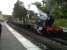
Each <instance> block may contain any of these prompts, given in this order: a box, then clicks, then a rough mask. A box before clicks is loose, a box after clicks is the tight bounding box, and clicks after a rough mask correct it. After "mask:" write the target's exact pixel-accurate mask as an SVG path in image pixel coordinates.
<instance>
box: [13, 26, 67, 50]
mask: <svg viewBox="0 0 67 50" xmlns="http://www.w3.org/2000/svg"><path fill="white" fill-rule="evenodd" d="M13 28H15V29H16V30H17V31H18V29H19V32H20V33H21V34H23V35H24V36H25V37H27V38H28V39H29V40H30V39H31V41H32V42H33V43H36V44H37V45H39V47H41V48H43V49H45V47H46V46H48V48H50V49H51V50H67V45H66V44H67V43H66V41H63V40H59V39H58V38H47V37H43V36H40V35H37V34H35V33H33V32H32V31H28V30H27V29H24V28H19V27H18V29H17V28H16V27H15V26H14V27H13ZM40 45H41V46H40ZM45 45H46V46H45Z"/></svg>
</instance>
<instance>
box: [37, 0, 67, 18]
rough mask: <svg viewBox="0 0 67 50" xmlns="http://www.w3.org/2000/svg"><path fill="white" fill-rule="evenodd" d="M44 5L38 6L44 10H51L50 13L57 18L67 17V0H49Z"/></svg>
mask: <svg viewBox="0 0 67 50" xmlns="http://www.w3.org/2000/svg"><path fill="white" fill-rule="evenodd" d="M45 4H46V5H44V6H43V7H41V6H38V5H37V6H38V8H39V9H41V10H42V11H44V12H49V14H50V15H52V16H55V17H56V18H67V1H64V0H63V2H62V0H48V1H47V2H46V3H45Z"/></svg>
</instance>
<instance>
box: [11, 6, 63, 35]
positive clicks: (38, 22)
mask: <svg viewBox="0 0 67 50" xmlns="http://www.w3.org/2000/svg"><path fill="white" fill-rule="evenodd" d="M36 8H37V7H36ZM38 11H39V12H35V11H34V10H28V11H27V15H26V18H25V20H26V21H25V24H24V23H23V24H22V25H24V26H26V27H28V28H29V27H31V29H32V30H35V31H36V32H37V33H38V34H40V35H43V34H49V33H58V32H59V33H60V32H63V29H62V28H60V27H57V26H54V25H53V23H54V18H53V17H52V16H50V15H48V14H47V13H44V12H43V11H41V10H39V9H38ZM14 20H15V19H14ZM12 21H13V20H12ZM13 22H15V23H18V22H17V21H13Z"/></svg>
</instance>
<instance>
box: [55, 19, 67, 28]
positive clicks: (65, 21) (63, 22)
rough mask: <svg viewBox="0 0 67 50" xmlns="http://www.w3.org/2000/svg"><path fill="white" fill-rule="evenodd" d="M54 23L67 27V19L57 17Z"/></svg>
mask: <svg viewBox="0 0 67 50" xmlns="http://www.w3.org/2000/svg"><path fill="white" fill-rule="evenodd" d="M54 25H56V26H62V27H67V19H55V22H54Z"/></svg>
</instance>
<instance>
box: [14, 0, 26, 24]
mask: <svg viewBox="0 0 67 50" xmlns="http://www.w3.org/2000/svg"><path fill="white" fill-rule="evenodd" d="M26 14H27V10H26V9H25V8H24V5H23V2H21V1H19V0H18V1H17V2H16V3H15V5H14V10H13V16H14V17H16V18H19V20H23V23H25V16H26Z"/></svg>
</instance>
